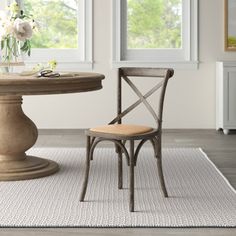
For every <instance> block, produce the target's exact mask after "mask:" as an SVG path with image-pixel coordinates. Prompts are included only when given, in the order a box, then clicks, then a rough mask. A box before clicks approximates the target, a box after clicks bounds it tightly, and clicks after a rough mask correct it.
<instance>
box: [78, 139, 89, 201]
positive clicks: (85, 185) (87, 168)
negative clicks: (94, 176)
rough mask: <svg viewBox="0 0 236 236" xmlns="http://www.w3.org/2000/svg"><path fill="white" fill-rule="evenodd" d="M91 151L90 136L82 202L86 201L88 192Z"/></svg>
mask: <svg viewBox="0 0 236 236" xmlns="http://www.w3.org/2000/svg"><path fill="white" fill-rule="evenodd" d="M90 149H91V142H90V136H87V145H86V169H85V177H84V182H83V186H82V192H81V194H80V201H81V202H83V201H84V197H85V194H86V190H87V185H88V178H89V168H90V161H91V155H90Z"/></svg>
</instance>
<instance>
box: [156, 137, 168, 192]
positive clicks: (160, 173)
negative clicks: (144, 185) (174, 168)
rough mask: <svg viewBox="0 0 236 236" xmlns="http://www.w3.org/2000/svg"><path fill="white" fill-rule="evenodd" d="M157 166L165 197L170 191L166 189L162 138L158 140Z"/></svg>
mask: <svg viewBox="0 0 236 236" xmlns="http://www.w3.org/2000/svg"><path fill="white" fill-rule="evenodd" d="M157 153H158V154H157V168H158V176H159V180H160V184H161V189H162V192H163V194H164V196H165V197H168V193H167V190H166V185H165V180H164V174H163V169H162V150H161V140H159V141H158V146H157Z"/></svg>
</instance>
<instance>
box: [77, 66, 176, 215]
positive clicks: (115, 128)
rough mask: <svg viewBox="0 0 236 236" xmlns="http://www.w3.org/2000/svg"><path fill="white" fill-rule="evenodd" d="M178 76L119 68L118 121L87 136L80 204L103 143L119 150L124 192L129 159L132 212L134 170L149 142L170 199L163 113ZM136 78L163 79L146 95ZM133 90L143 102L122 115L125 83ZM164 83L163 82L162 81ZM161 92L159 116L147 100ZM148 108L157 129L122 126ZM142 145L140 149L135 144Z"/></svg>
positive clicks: (91, 131) (90, 131)
mask: <svg viewBox="0 0 236 236" xmlns="http://www.w3.org/2000/svg"><path fill="white" fill-rule="evenodd" d="M173 74H174V71H173V70H172V69H159V68H119V76H118V105H117V113H118V115H117V117H116V118H115V119H114V120H112V121H111V122H110V123H109V124H108V125H105V126H100V127H96V128H91V129H89V130H88V131H86V135H87V154H86V171H85V178H84V183H83V187H82V192H81V195H80V201H84V197H85V194H86V189H87V184H88V177H89V168H90V161H91V160H92V159H93V153H94V149H95V147H96V146H97V144H98V143H100V142H102V141H111V142H113V143H114V144H115V146H116V152H117V153H118V188H119V189H122V157H123V154H124V156H125V157H126V159H127V164H128V166H129V169H130V174H129V178H130V180H129V187H130V203H129V209H130V211H131V212H133V211H134V167H135V166H136V163H137V158H138V154H139V151H140V149H141V147H142V146H143V144H144V143H145V142H146V141H148V140H149V141H150V142H151V144H152V146H153V148H154V153H155V157H156V159H157V167H158V174H159V179H160V184H161V188H162V191H163V194H164V196H165V197H168V194H167V190H166V186H165V181H164V176H163V171H162V148H161V135H162V113H163V104H164V97H165V91H166V86H167V82H168V80H169V78H171V77H172V76H173ZM131 77H133V80H135V79H136V77H145V79H146V80H147V79H148V78H147V77H156V78H159V81H158V83H157V85H155V86H154V87H153V88H152V89H151V90H150V91H149V92H147V93H146V94H145V95H142V93H141V92H140V91H139V90H138V88H137V87H136V86H135V85H134V83H133V82H132V81H131V80H130V78H131ZM123 80H124V81H125V82H127V84H128V85H129V86H130V87H131V88H132V90H133V91H134V92H135V93H136V94H137V96H138V97H139V99H138V100H137V101H136V102H135V103H133V104H132V105H131V106H129V107H128V108H127V109H125V110H123V111H122V108H121V105H122V81H123ZM160 80H161V81H160ZM157 90H159V92H160V93H159V94H160V95H159V98H158V99H159V101H158V104H159V106H158V107H159V108H158V112H155V111H154V109H153V108H152V106H151V105H150V104H149V103H148V102H147V98H148V97H149V96H151V95H152V94H153V93H154V92H155V91H157ZM140 104H144V105H145V107H146V108H147V110H148V111H149V112H150V113H151V115H152V116H153V118H154V120H155V122H156V127H154V128H152V127H149V126H141V125H128V124H122V118H123V117H124V116H125V115H127V114H128V113H129V112H131V111H132V110H133V109H134V108H136V107H137V106H138V105H140ZM136 140H137V141H139V143H138V145H137V147H136V149H135V145H134V141H136ZM127 141H129V144H130V145H129V150H128V149H127V148H126V143H127Z"/></svg>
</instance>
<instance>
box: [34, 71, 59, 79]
mask: <svg viewBox="0 0 236 236" xmlns="http://www.w3.org/2000/svg"><path fill="white" fill-rule="evenodd" d="M37 77H47V78H53V77H60V74H59V73H57V72H53V71H52V70H42V71H40V72H39V73H38V76H37Z"/></svg>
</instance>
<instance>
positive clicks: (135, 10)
mask: <svg viewBox="0 0 236 236" xmlns="http://www.w3.org/2000/svg"><path fill="white" fill-rule="evenodd" d="M181 28H182V0H127V44H128V45H127V48H128V49H139V48H140V49H141V48H144V49H145V48H147V49H148V48H151V49H152V48H181V47H182V37H181V34H182V33H181Z"/></svg>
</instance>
